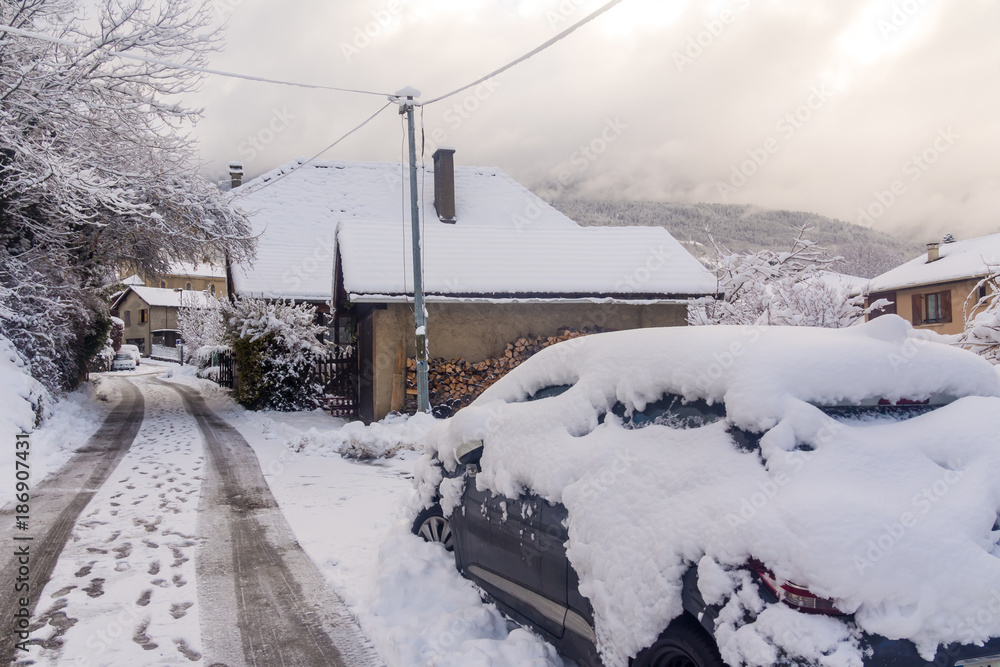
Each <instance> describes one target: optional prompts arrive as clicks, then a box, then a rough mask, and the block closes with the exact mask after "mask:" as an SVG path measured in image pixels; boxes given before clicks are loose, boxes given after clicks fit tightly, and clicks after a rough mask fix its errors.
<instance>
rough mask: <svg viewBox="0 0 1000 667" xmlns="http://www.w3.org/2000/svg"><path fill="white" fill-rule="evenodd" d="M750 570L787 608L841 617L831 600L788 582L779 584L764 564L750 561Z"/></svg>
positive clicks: (841, 613) (841, 614)
mask: <svg viewBox="0 0 1000 667" xmlns="http://www.w3.org/2000/svg"><path fill="white" fill-rule="evenodd" d="M750 569H751V570H752V571H753V572H754V574H756V575H757V576H758V577H759V578H760V580H761V583H763V584H764V586H765V587H766V588H767V589H768V590H769V591H771V592H772V593H773V594H774V595H775V597H777V598H778V599H779V600H781V601H782V602H784V603H785V604H787V605H788V606H789V607H793V608H795V609H798V610H799V611H801V612H804V613H806V614H827V615H830V616H843V615H844V613H843V612H841V611H840V610H839V609H837V607H836V606H835V605H834V604H833V600H830V599H827V598H821V597H819V596H818V595H815V594H813V593H811V592H810V591H809V589H808V588H806V587H805V586H800V585H798V584H793V583H792V582H790V581H786V582H784V583H780V582H779V581H778V578H777V577H775V576H774V574H772V573H771V571H770V570H768V569H767V568H766V567H764V564H763V563H761V562H760V561H757V560H752V561H750Z"/></svg>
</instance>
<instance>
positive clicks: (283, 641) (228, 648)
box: [163, 383, 380, 667]
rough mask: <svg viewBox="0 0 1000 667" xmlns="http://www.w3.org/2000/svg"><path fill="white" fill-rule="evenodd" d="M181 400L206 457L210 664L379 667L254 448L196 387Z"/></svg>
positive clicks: (203, 519) (204, 572) (204, 562)
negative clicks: (299, 536) (281, 504)
mask: <svg viewBox="0 0 1000 667" xmlns="http://www.w3.org/2000/svg"><path fill="white" fill-rule="evenodd" d="M163 384H164V385H166V386H169V387H171V388H172V389H174V390H176V391H177V392H178V393H180V394H181V396H183V398H184V401H185V403H186V404H187V407H188V410H189V411H190V413H191V414H193V415H194V417H195V418H196V419H197V420H198V425H199V427H200V428H201V431H202V434H203V435H204V438H205V442H206V445H207V448H208V452H209V464H210V465H209V469H208V471H207V474H206V478H205V485H204V488H203V490H202V495H201V505H200V507H199V533H200V534H201V535H204V536H205V537H206V538H208V543H207V544H205V545H204V546H203V547H202V548H201V549H200V550H199V552H198V556H197V558H198V563H197V566H196V569H197V576H198V581H199V586H198V592H199V598H200V599H201V600H204V601H203V602H202V606H207V605H209V604H211V609H212V614H211V616H209V615H208V614H203V615H202V617H201V618H202V636H203V637H204V638H205V653H206V663H207V664H212V663H223V664H226V665H229V666H230V667H235V666H236V665H240V664H246V665H253V666H254V667H256V666H261V667H263V666H267V667H271V666H274V665H331V666H335V667H362V666H364V665H377V664H380V663H379V661H378V659H377V657H376V656H375V652H374V650H373V649H372V648H371V645H370V643H369V642H368V641H367V640H366V639H365V637H364V635H363V634H362V632H361V630H360V628H358V626H357V623H356V622H355V620H354V618H353V617H352V616H351V614H350V612H349V611H348V609H347V607H346V605H345V604H344V602H343V600H341V599H340V597H339V596H337V595H336V594H335V593H334V592H333V591H332V590H331V589H330V588H329V586H328V585H327V583H326V581H325V580H324V579H323V576H322V574H320V572H319V570H318V569H317V568H316V566H315V565H314V564H313V562H312V561H311V560H310V559H309V557H308V556H307V555H306V553H305V552H304V551H303V550H302V548H301V547H300V546H299V544H298V542H296V541H295V538H294V536H293V534H292V531H291V528H290V527H289V525H288V523H287V521H286V520H285V517H284V516H283V515H282V514H281V511H280V510H279V509H278V506H277V503H276V502H275V500H274V497H273V496H272V495H271V491H270V489H269V488H268V486H267V482H266V481H265V480H264V475H263V473H262V472H261V469H260V464H259V462H258V460H257V456H256V454H255V453H254V451H253V449H252V448H251V447H250V445H249V444H248V443H247V441H246V440H244V439H243V436H241V435H240V434H239V432H238V431H236V429H234V428H233V427H231V426H230V425H229V424H227V423H226V422H225V421H223V420H222V419H220V418H219V417H217V416H216V415H215V413H213V412H212V411H211V410H210V409H209V408H208V407H207V406H206V405H205V402H204V400H203V399H202V397H201V396H200V395H199V394H198V393H197V392H196V391H194V390H192V389H188V388H186V387H182V386H178V385H176V384H169V383H163Z"/></svg>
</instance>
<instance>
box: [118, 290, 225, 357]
mask: <svg viewBox="0 0 1000 667" xmlns="http://www.w3.org/2000/svg"><path fill="white" fill-rule="evenodd" d="M213 298H214V297H213V296H212V295H211V293H210V292H200V291H199V292H195V291H191V292H186V291H185V290H182V289H165V288H159V287H146V286H144V285H130V286H129V287H127V288H126V289H125V291H124V292H122V293H121V294H119V295H118V296H116V297H115V299H114V301H112V302H111V314H112V315H114V316H115V317H118V318H119V319H121V320H122V321H123V322H124V323H125V335H124V342H125V343H126V344H130V345H137V346H138V347H139V351H140V352H141V353H142V355H143V356H144V357H148V356H150V355H151V354H152V353H153V352H154V351H155V349H156V348H154V346H157V347H160V348H175V347H176V346H177V340H178V337H179V330H178V327H177V311H178V308H180V306H181V303H182V299H183V303H184V305H185V306H187V305H194V306H199V305H201V306H207V305H210V303H209V301H208V300H209V299H213ZM153 356H157V355H155V354H153Z"/></svg>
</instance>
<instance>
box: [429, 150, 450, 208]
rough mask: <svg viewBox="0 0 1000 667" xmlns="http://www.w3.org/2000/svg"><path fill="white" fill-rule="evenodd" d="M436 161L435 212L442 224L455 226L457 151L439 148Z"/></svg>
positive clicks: (435, 156) (435, 152) (434, 157)
mask: <svg viewBox="0 0 1000 667" xmlns="http://www.w3.org/2000/svg"><path fill="white" fill-rule="evenodd" d="M431 157H433V159H434V210H436V211H437V214H438V219H439V220H441V222H447V223H448V224H452V225H453V224H455V149H454V148H439V149H437V150H436V151H434V155H433V156H431Z"/></svg>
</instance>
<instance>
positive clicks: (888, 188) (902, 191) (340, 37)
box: [189, 0, 1000, 242]
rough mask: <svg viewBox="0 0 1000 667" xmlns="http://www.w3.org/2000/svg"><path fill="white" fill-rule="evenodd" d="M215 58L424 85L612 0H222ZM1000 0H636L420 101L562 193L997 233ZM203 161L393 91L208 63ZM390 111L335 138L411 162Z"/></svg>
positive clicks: (314, 131)
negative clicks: (294, 84)
mask: <svg viewBox="0 0 1000 667" xmlns="http://www.w3.org/2000/svg"><path fill="white" fill-rule="evenodd" d="M214 2H215V8H216V13H217V15H218V18H219V20H220V21H221V20H227V21H228V31H227V36H226V46H225V49H224V50H223V51H222V52H220V53H218V54H216V56H215V57H214V58H213V60H212V66H213V67H215V68H218V69H223V70H229V71H236V72H243V73H248V74H253V75H256V76H264V77H271V78H277V79H290V80H295V81H303V82H311V83H321V84H326V85H333V86H344V87H350V88H362V89H366V90H373V91H377V92H382V91H384V92H394V91H396V90H399V89H400V88H402V87H403V86H407V85H410V86H414V87H416V88H418V89H419V90H420V91H421V92H422V94H423V97H424V99H430V98H432V97H435V96H437V95H440V94H443V93H445V92H448V91H450V90H453V89H455V88H457V87H459V86H461V85H463V84H465V83H468V82H469V81H472V80H475V79H477V78H478V77H480V76H482V75H484V74H486V73H488V72H490V71H492V70H494V69H496V68H498V67H499V66H501V65H503V64H505V63H507V62H508V61H510V60H513V59H514V58H516V57H518V56H520V55H522V54H523V53H525V52H527V51H529V50H530V49H532V48H534V47H535V46H537V45H539V44H541V43H542V42H544V41H545V40H547V39H549V38H550V37H552V36H554V35H556V34H558V33H559V32H560V31H562V30H564V29H565V28H567V27H569V26H570V25H571V24H573V23H575V22H576V21H578V20H580V19H581V18H583V17H584V16H586V15H587V14H589V13H590V12H592V11H594V10H595V9H597V8H598V7H600V6H602V5H603V4H604V2H605V0H352V1H351V2H346V1H343V0H337V1H334V2H330V1H329V0H288V1H287V2H282V3H277V2H273V0H214ZM998 31H1000V0H780V1H779V0H721V1H714V0H699V1H684V0H624V2H622V3H621V4H620V5H618V6H616V7H615V8H613V9H612V10H610V11H609V12H608V13H606V14H605V15H603V16H601V17H600V18H598V19H596V20H595V21H594V22H592V23H590V24H588V25H586V26H584V27H583V28H581V29H580V30H579V31H577V32H576V33H574V34H573V35H571V36H570V37H568V38H566V39H565V40H563V41H562V42H560V43H558V44H557V45H555V46H554V47H552V48H551V49H549V50H548V51H545V52H543V53H541V54H539V55H537V56H535V57H534V58H532V59H531V60H529V61H527V62H526V63H524V64H521V65H519V66H517V67H516V68H514V69H512V70H509V71H508V72H506V73H504V74H502V75H500V76H499V77H497V78H496V79H495V80H494V81H492V82H491V83H490V84H489V85H483V86H480V87H478V88H476V89H473V90H470V91H467V92H465V93H462V94H460V95H458V96H456V97H453V98H450V99H448V100H445V101H442V102H438V103H436V104H432V105H429V106H428V107H426V108H425V110H424V118H423V122H424V127H425V136H426V138H427V156H428V160H429V156H430V153H431V151H432V150H433V148H434V145H435V144H441V145H447V146H451V147H454V148H455V149H457V153H456V161H457V163H458V164H466V165H489V166H499V167H501V168H503V169H504V170H505V171H506V172H507V173H509V174H511V175H512V176H513V177H514V178H516V179H518V180H519V181H521V182H522V183H523V184H525V185H527V186H528V187H531V188H533V189H535V190H536V191H538V192H544V193H547V194H548V195H553V196H554V195H568V196H571V195H585V196H596V197H616V198H627V199H636V200H661V201H682V202H731V203H750V204H756V205H760V206H764V207H769V208H783V209H792V210H807V211H814V212H817V213H822V214H824V215H829V216H833V217H837V218H841V219H844V220H848V221H851V222H857V223H860V224H865V225H869V226H873V227H875V228H876V229H880V230H883V231H889V232H893V233H895V234H897V235H899V236H902V237H904V238H909V239H912V240H914V241H918V242H924V241H928V240H935V239H936V238H937V237H940V236H941V234H943V233H945V232H950V233H952V234H954V235H955V236H956V237H957V238H968V237H972V236H977V235H981V234H987V233H994V232H998V231H1000V159H998V155H1000V106H998V103H1000V39H998V38H997V35H998ZM189 101H190V102H192V103H194V104H197V105H199V106H202V107H204V109H205V113H204V118H203V120H202V122H201V123H200V124H199V125H198V127H197V129H196V135H197V136H198V137H199V139H200V142H201V150H202V157H203V159H204V160H205V163H206V166H205V172H206V174H207V175H209V176H211V177H212V178H219V177H221V176H222V175H223V174H224V173H225V171H226V168H225V165H226V163H227V162H228V161H229V160H240V161H242V162H243V163H244V165H245V168H246V171H247V173H248V174H249V175H256V174H259V173H262V172H264V171H267V170H269V169H272V168H274V167H275V166H278V165H280V164H282V163H285V162H287V161H289V160H292V159H294V158H296V157H298V156H306V157H309V156H312V155H314V154H315V153H316V152H318V151H319V150H321V149H322V148H323V147H325V146H327V145H328V144H330V143H331V142H332V141H333V140H334V139H336V138H337V137H339V136H340V135H341V134H343V133H344V132H346V131H347V130H348V129H350V128H351V127H353V126H355V125H357V124H358V123H360V122H361V121H362V120H364V119H365V118H366V117H367V116H369V115H370V114H372V113H373V112H374V111H376V110H377V109H378V108H379V107H380V106H381V105H382V104H384V103H385V101H386V100H385V98H384V97H378V96H367V95H354V94H346V93H339V92H329V91H318V90H304V89H296V88H288V87H282V86H274V85H268V84H263V83H255V82H249V81H240V80H232V79H224V78H218V77H210V78H209V79H207V80H206V81H205V83H204V85H203V88H202V91H201V92H200V93H199V94H198V95H197V96H196V97H193V98H192V99H191V100H189ZM402 140H403V133H402V129H401V125H400V117H399V115H398V114H397V113H396V112H395V110H394V109H392V108H390V109H388V110H386V111H385V112H383V113H382V114H381V115H380V116H379V117H378V118H376V119H375V120H374V121H373V122H372V123H371V124H369V125H368V126H366V127H365V128H364V129H363V130H361V131H360V132H358V133H356V134H355V135H353V136H352V137H350V138H349V139H348V140H346V141H345V142H343V143H342V144H340V145H339V146H337V147H335V148H334V149H332V150H331V151H330V152H329V153H327V154H325V155H324V157H326V158H331V159H345V160H365V161H368V160H376V161H396V162H398V161H399V160H400V156H401V148H402Z"/></svg>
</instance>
